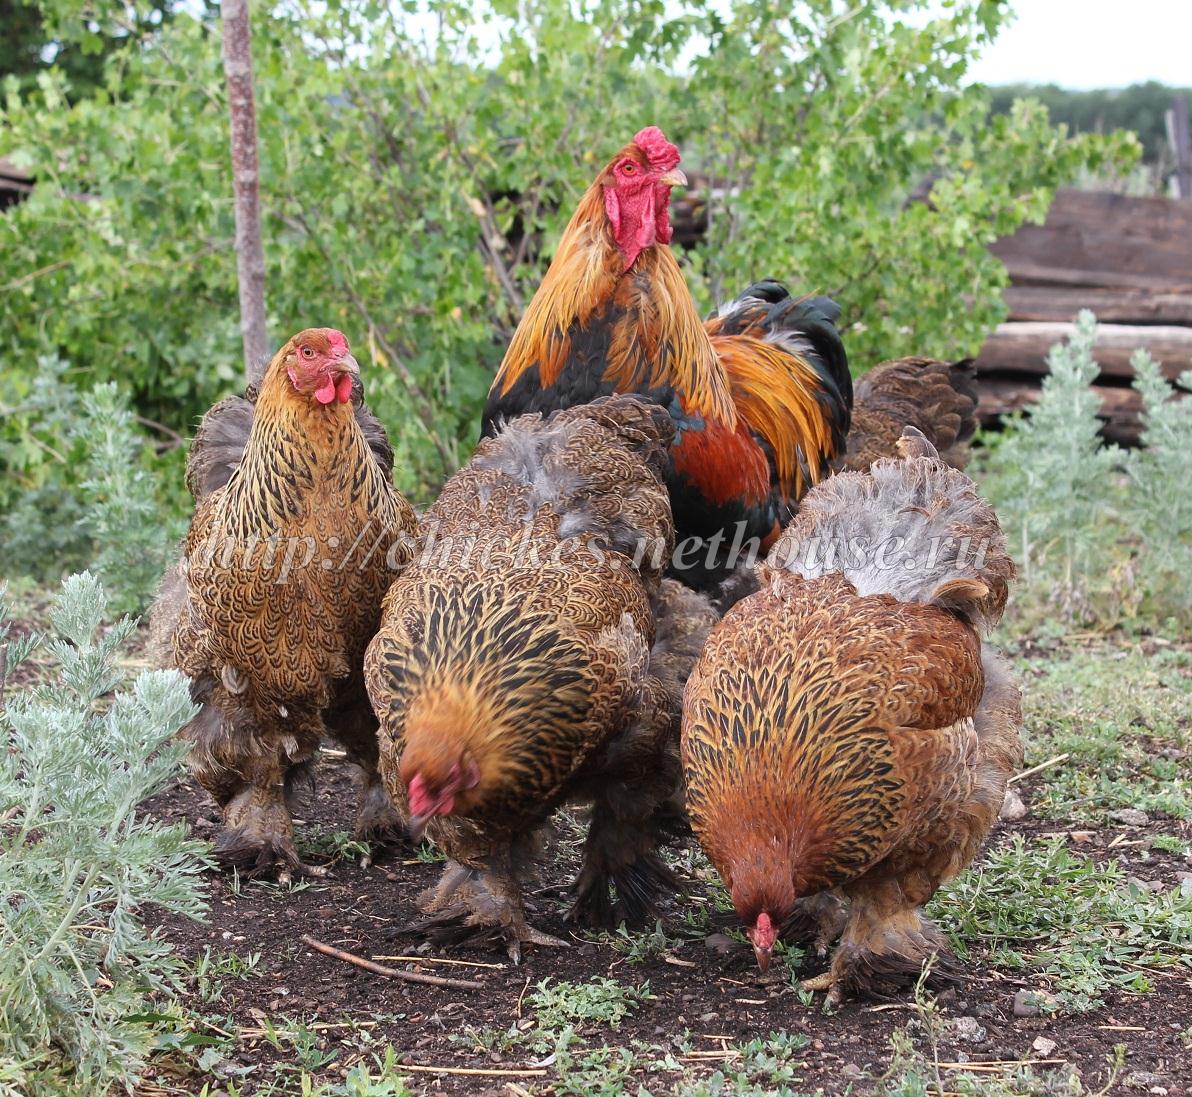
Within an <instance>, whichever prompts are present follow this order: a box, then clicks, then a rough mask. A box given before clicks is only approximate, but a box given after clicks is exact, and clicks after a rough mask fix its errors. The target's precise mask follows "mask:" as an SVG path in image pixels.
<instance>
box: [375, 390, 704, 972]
mask: <svg viewBox="0 0 1192 1097" xmlns="http://www.w3.org/2000/svg"><path fill="white" fill-rule="evenodd" d="M673 431H674V427H673V424H672V422H671V420H670V417H669V416H668V415H667V414H666V412H665V411H663V410H662V409H660V408H658V407H656V406H655V405H652V404H650V403H648V402H646V401H643V400H640V399H637V398H634V397H627V396H625V397H613V398H605V399H601V400H597V401H595V402H594V403H592V404H590V405H585V406H582V407H577V408H573V409H570V410H566V411H562V412H559V413H557V414H555V415H554V416H552V417H551V418H550V419H548V420H545V421H544V419H543V417H542V416H539V415H526V416H522V417H520V418H518V419H515V420H514V421H513V422H511V423H510V424H508V425H507V426H506V427H505V428H504V429H503V430H502V431H501V432H500V433H498V434H497V435H496V436H495V437H494V438H492V439H488V440H486V441H483V442H482V443H481V444H480V446H479V447H478V448H477V450H476V452H475V455H474V456H473V457H472V459H471V461H470V463H469V464H468V465H467V466H466V467H465V468H464V469H463V470H462V471H461V472H459V473H457V474H456V475H455V476H454V477H453V478H452V479H451V480H450V481H449V482H448V483H447V485H446V487H445V488H444V490H443V492H442V494H441V496H440V497H439V499H438V501H437V502H436V503H435V504H434V506H433V507H431V508H430V510H429V511H428V512H427V513H426V514H425V515H424V517H423V548H422V551H421V552H420V553H419V555H418V557H417V558H416V559H415V560H414V561H413V562H412V563H411V564H410V566H409V568H408V569H407V570H406V572H405V573H404V574H403V575H402V576H401V577H400V578H399V579H397V580H396V581H395V583H394V585H393V587H392V588H391V589H390V591H389V594H388V595H387V596H386V599H385V608H384V616H383V619H382V623H381V628H380V631H379V632H378V634H377V636H376V639H375V640H373V642H372V644H371V645H370V646H369V649H368V653H367V656H366V658H365V675H366V680H367V683H368V691H369V696H370V697H371V698H372V702H373V705H374V706H375V708H376V711H377V714H378V716H379V717H380V721H381V734H380V751H381V774H382V776H383V778H384V781H385V785H386V787H387V789H388V790H389V792H390V794H391V795H392V797H393V799H394V801H395V803H397V804H398V805H399V806H400V808H401V809H402V811H403V812H404V813H405V814H406V816H407V817H408V819H409V823H410V829H411V831H412V833H413V834H415V835H418V834H421V833H422V832H423V831H425V832H426V833H427V834H428V835H429V836H430V837H431V838H432V839H433V841H434V842H435V844H436V845H438V846H440V847H441V848H443V849H444V850H445V851H446V853H447V855H448V856H449V858H450V861H449V863H448V865H447V867H446V869H445V871H444V873H443V876H442V879H441V880H440V882H439V884H438V886H437V887H435V888H433V889H431V890H430V891H429V892H427V893H426V894H425V895H424V896H422V898H421V900H420V903H421V906H422V909H423V910H424V911H425V912H426V913H427V914H428V918H427V919H426V921H425V922H424V923H422V924H421V926H420V928H421V929H422V930H425V931H427V932H430V934H431V935H432V936H435V937H437V939H439V940H440V941H446V940H452V941H454V942H455V943H460V942H462V941H465V940H469V939H475V940H493V939H495V940H497V941H499V942H500V943H503V944H504V946H505V948H506V950H507V951H508V953H509V955H510V956H511V957H512V958H513V959H514V960H515V962H516V961H518V960H519V959H520V956H521V949H522V946H523V945H524V944H526V943H536V944H540V945H550V944H558V943H559V942H558V941H557V939H555V938H552V937H549V936H548V935H546V934H544V933H542V932H540V931H538V930H537V929H535V928H533V927H531V926H529V925H528V924H527V922H526V917H525V910H524V906H523V902H522V897H521V890H520V880H519V874H520V871H521V864H522V858H523V855H524V853H525V851H526V849H527V846H528V844H529V840H530V837H531V836H532V834H533V832H534V831H536V830H537V829H538V828H539V827H540V826H541V824H543V823H544V822H545V821H546V820H547V818H548V817H549V816H550V815H551V813H552V812H553V810H554V809H555V808H556V807H558V806H559V805H560V804H561V803H563V802H564V801H565V800H576V799H578V800H582V801H586V802H590V803H592V804H593V812H592V821H591V825H590V828H589V832H588V838H587V843H586V845H585V848H584V858H583V866H582V869H581V871H580V875H579V878H578V880H577V881H576V887H575V890H576V899H575V904H574V906H573V907H572V909H571V912H570V916H571V917H572V918H574V919H578V920H582V921H586V922H591V923H594V924H604V925H611V924H613V923H614V922H615V921H616V920H618V919H620V918H622V917H624V918H627V919H629V920H636V919H639V918H642V917H644V916H646V915H647V914H648V913H649V912H650V911H652V910H653V905H654V901H655V898H656V896H657V894H658V893H659V891H660V889H662V888H664V887H666V886H668V885H670V884H671V883H672V882H673V881H672V880H671V877H670V874H669V872H668V871H667V870H666V868H665V866H664V865H663V863H662V862H661V861H660V860H659V859H658V858H657V857H656V856H655V854H654V849H655V846H656V845H657V842H658V840H659V837H660V834H661V831H662V829H663V827H664V826H665V824H666V823H667V821H668V820H669V819H670V818H672V817H673V815H674V809H673V807H672V804H671V801H672V798H673V797H674V796H675V794H676V791H677V789H678V785H679V765H678V730H679V729H678V719H679V712H680V705H681V696H682V688H683V684H684V682H685V679H686V676H687V672H688V670H689V669H690V667H691V665H692V663H693V662H694V660H695V657H696V655H697V653H698V650H699V645H700V643H701V642H702V640H703V638H704V636H705V635H706V634H707V631H708V628H709V627H710V626H711V623H712V621H713V619H714V618H713V615H712V612H711V609H710V607H709V606H708V604H707V603H706V602H705V601H704V599H703V598H702V597H700V596H699V595H697V594H695V593H694V592H692V591H689V590H688V589H687V588H685V587H683V586H682V585H681V584H678V583H675V582H673V581H670V580H666V581H663V579H662V569H663V567H664V566H665V562H666V560H667V559H668V558H669V553H670V549H671V546H672V544H673V532H672V525H671V512H670V504H669V502H668V500H667V495H666V488H665V484H664V482H663V475H664V470H665V465H666V460H667V448H666V447H667V443H668V441H669V439H670V436H671V434H672V433H673ZM614 891H615V896H616V902H615V903H614V901H613V896H612V892H614Z"/></svg>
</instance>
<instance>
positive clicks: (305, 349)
mask: <svg viewBox="0 0 1192 1097" xmlns="http://www.w3.org/2000/svg"><path fill="white" fill-rule="evenodd" d="M314 356H315V352H314V351H313V350H311V349H310V347H303V348H302V357H303V358H313V357H314Z"/></svg>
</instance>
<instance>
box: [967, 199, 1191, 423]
mask: <svg viewBox="0 0 1192 1097" xmlns="http://www.w3.org/2000/svg"><path fill="white" fill-rule="evenodd" d="M992 251H993V253H994V254H995V255H997V257H998V258H999V259H1001V261H1002V262H1003V263H1005V264H1006V268H1007V270H1008V271H1009V274H1010V279H1011V285H1010V287H1009V288H1008V289H1007V290H1006V294H1005V301H1006V306H1007V308H1008V309H1009V313H1010V315H1009V319H1008V320H1007V322H1006V323H1004V324H1002V325H1000V326H999V327H998V329H997V330H996V331H995V332H994V333H993V334H992V335H991V336H990V337H989V339H988V340H987V341H986V343H985V345H984V346H983V347H982V348H981V352H980V354H979V355H978V357H977V373H978V378H979V381H980V389H981V405H980V414H981V418H982V421H983V422H984V423H986V424H994V423H996V422H997V421H999V420H1000V419H1001V417H1002V416H1004V415H1006V414H1008V413H1010V412H1014V411H1018V410H1020V409H1021V408H1023V407H1026V406H1027V405H1028V404H1030V403H1033V402H1034V401H1035V400H1036V399H1038V395H1039V388H1040V385H1041V383H1042V378H1043V376H1044V375H1045V374H1046V373H1047V363H1046V358H1047V352H1048V350H1049V349H1050V348H1051V346H1052V345H1053V344H1055V343H1057V342H1060V341H1061V340H1064V339H1067V338H1068V337H1069V336H1070V335H1071V334H1072V330H1073V323H1072V321H1073V320H1074V319H1075V316H1076V313H1077V312H1079V311H1080V310H1081V309H1082V308H1088V309H1092V310H1093V312H1095V313H1096V314H1097V319H1098V321H1099V322H1100V325H1099V329H1098V335H1097V343H1096V349H1095V355H1096V358H1097V362H1098V364H1099V365H1100V367H1101V373H1100V375H1099V376H1098V378H1097V381H1096V392H1097V394H1098V396H1099V397H1100V398H1101V407H1102V418H1103V420H1104V422H1105V427H1104V434H1105V436H1106V437H1107V438H1109V439H1110V440H1112V441H1115V442H1121V443H1125V444H1131V443H1134V442H1137V440H1138V436H1139V433H1140V430H1141V423H1140V420H1139V412H1140V410H1141V400H1140V399H1139V397H1138V395H1137V393H1135V392H1134V390H1133V389H1132V388H1131V387H1130V380H1131V378H1132V376H1133V370H1131V368H1130V356H1131V355H1132V354H1133V353H1134V351H1135V350H1137V349H1138V348H1139V347H1145V348H1146V350H1148V351H1149V352H1150V353H1151V355H1152V357H1154V358H1156V359H1157V360H1158V361H1159V362H1161V363H1162V365H1163V372H1164V374H1165V375H1166V376H1167V377H1169V378H1171V379H1172V380H1174V379H1175V378H1177V377H1178V376H1179V375H1180V374H1181V373H1182V372H1183V371H1184V370H1187V369H1192V201H1177V200H1174V199H1170V198H1130V197H1127V196H1125V195H1120V194H1108V193H1102V192H1096V191H1078V190H1061V191H1059V192H1058V193H1057V195H1056V198H1055V201H1054V202H1053V204H1052V206H1051V209H1050V211H1049V212H1048V214H1047V220H1046V222H1045V223H1044V224H1042V225H1027V226H1024V227H1023V228H1021V229H1019V230H1018V232H1016V233H1015V234H1014V235H1013V236H1009V237H1006V238H1004V239H1002V240H999V241H997V243H995V244H994V245H993V248H992Z"/></svg>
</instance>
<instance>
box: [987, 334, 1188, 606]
mask: <svg viewBox="0 0 1192 1097" xmlns="http://www.w3.org/2000/svg"><path fill="white" fill-rule="evenodd" d="M1096 326H1097V325H1096V318H1095V317H1094V316H1093V314H1092V313H1091V312H1088V311H1085V312H1082V313H1081V314H1080V315H1079V316H1078V317H1077V320H1076V331H1075V334H1074V335H1073V337H1072V339H1071V341H1070V342H1069V343H1067V344H1059V345H1057V346H1055V347H1053V348H1052V349H1051V353H1050V355H1049V357H1048V364H1049V366H1050V370H1051V372H1050V373H1049V374H1048V376H1047V377H1045V378H1044V381H1043V391H1042V395H1041V397H1040V399H1039V402H1038V403H1037V404H1035V405H1033V406H1032V407H1030V408H1028V409H1027V411H1026V413H1025V414H1024V415H1023V416H1021V417H1019V418H1016V419H1014V420H1012V421H1011V422H1010V423H1009V424H1008V425H1007V427H1006V429H1005V430H1004V431H1003V432H1002V434H1001V435H1000V436H997V437H994V438H993V439H991V440H990V441H991V445H990V448H989V449H988V450H987V451H986V452H985V454H984V456H983V459H982V461H981V466H980V467H981V471H982V476H981V484H982V488H983V490H984V492H985V494H986V495H987V496H988V498H989V499H990V501H991V502H992V503H993V504H994V506H996V507H997V509H998V513H999V515H1000V516H1001V519H1002V524H1003V526H1004V527H1005V530H1006V535H1007V537H1008V539H1009V542H1010V549H1011V552H1012V553H1013V554H1014V556H1015V559H1016V560H1017V562H1018V567H1019V574H1020V580H1021V582H1020V584H1019V587H1018V590H1017V593H1016V596H1015V598H1014V600H1013V601H1012V607H1013V617H1014V620H1015V621H1016V622H1017V624H1018V626H1019V627H1027V628H1029V627H1034V626H1039V625H1045V624H1048V623H1050V624H1053V625H1061V626H1063V627H1065V628H1071V627H1072V626H1074V625H1089V626H1094V627H1101V628H1108V627H1113V626H1116V625H1122V624H1133V625H1146V626H1149V627H1155V626H1159V627H1162V626H1164V625H1167V624H1171V625H1173V626H1175V627H1177V628H1180V627H1186V626H1187V625H1188V624H1190V623H1192V591H1190V590H1189V587H1188V585H1187V582H1186V577H1187V575H1188V574H1189V568H1192V500H1190V499H1189V497H1188V483H1189V482H1190V481H1192V400H1189V399H1184V400H1179V399H1175V398H1174V397H1175V395H1176V389H1175V386H1173V385H1172V384H1170V383H1169V382H1168V381H1167V380H1166V379H1165V378H1164V377H1163V375H1162V373H1161V372H1160V370H1159V367H1158V365H1157V364H1156V363H1155V362H1154V361H1153V360H1152V359H1151V358H1150V356H1149V355H1147V354H1146V353H1145V352H1143V351H1139V352H1137V353H1136V354H1135V355H1134V358H1133V365H1134V370H1135V377H1134V381H1133V384H1134V387H1135V388H1136V389H1137V390H1138V392H1139V393H1140V394H1141V396H1142V401H1143V422H1144V430H1143V434H1142V439H1141V441H1142V445H1141V447H1140V448H1138V449H1135V450H1130V451H1126V450H1123V449H1121V448H1119V447H1118V446H1114V445H1108V444H1106V443H1104V442H1103V441H1102V440H1101V438H1100V436H1099V433H1098V432H1099V428H1100V423H1099V421H1098V419H1097V412H1098V410H1099V409H1100V400H1099V399H1098V397H1097V395H1096V394H1095V393H1094V392H1093V390H1092V388H1091V385H1092V382H1093V380H1094V379H1095V378H1096V376H1097V373H1098V367H1097V363H1096V361H1095V359H1094V357H1093V346H1094V343H1095V340H1096ZM1180 384H1181V386H1182V387H1185V388H1192V374H1189V373H1185V374H1184V376H1183V378H1182V379H1181V382H1180Z"/></svg>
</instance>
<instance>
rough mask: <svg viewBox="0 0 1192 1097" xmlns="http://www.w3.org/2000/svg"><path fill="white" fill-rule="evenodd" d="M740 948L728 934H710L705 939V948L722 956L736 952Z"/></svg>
mask: <svg viewBox="0 0 1192 1097" xmlns="http://www.w3.org/2000/svg"><path fill="white" fill-rule="evenodd" d="M740 947H741V946H740V945H739V944H737V942H736V941H734V940H733V939H732V938H731V937H730V936H729V935H728V934H727V933H709V934H708V936H707V937H705V938H704V948H706V949H707V950H708V951H709V952H715V953H717V954H718V955H720V956H725V955H727V954H728V953H730V952H736V951H737V949H738V948H740Z"/></svg>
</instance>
